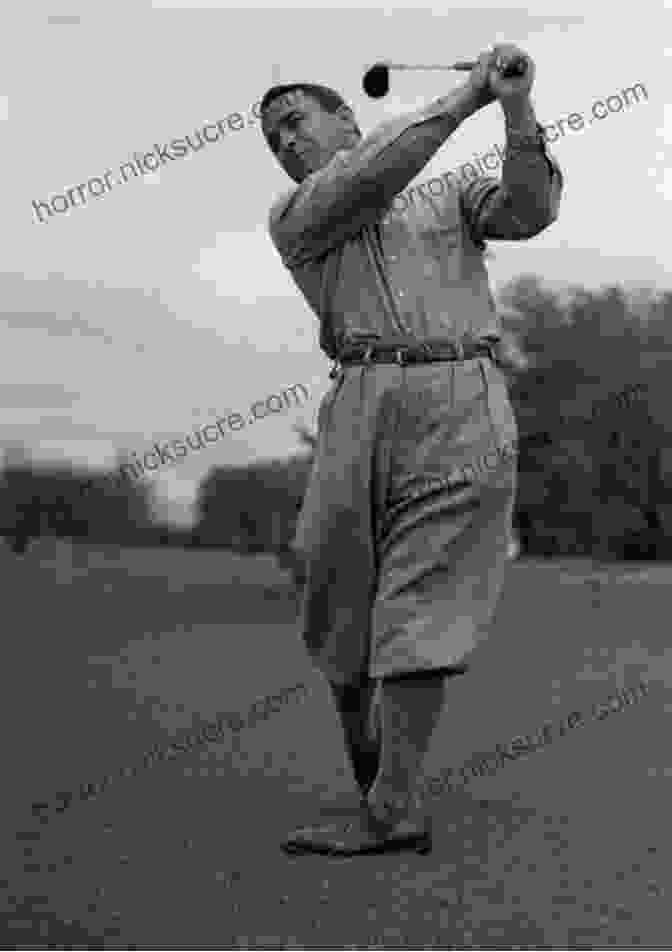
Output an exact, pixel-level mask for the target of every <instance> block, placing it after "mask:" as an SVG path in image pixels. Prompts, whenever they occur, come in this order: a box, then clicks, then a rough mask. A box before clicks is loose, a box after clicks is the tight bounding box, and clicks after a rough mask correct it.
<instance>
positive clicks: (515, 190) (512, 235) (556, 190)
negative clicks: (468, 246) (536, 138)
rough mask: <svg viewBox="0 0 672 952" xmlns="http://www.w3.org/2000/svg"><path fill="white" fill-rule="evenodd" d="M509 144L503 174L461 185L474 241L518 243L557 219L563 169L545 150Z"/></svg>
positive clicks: (544, 147)
mask: <svg viewBox="0 0 672 952" xmlns="http://www.w3.org/2000/svg"><path fill="white" fill-rule="evenodd" d="M540 143H541V144H540V145H539V147H538V148H534V149H530V148H526V149H524V150H523V149H518V148H516V147H515V146H513V147H512V146H508V147H507V152H506V157H505V159H504V164H503V168H502V178H501V181H500V180H499V179H495V178H492V177H485V176H484V177H481V178H476V179H474V180H473V181H471V182H469V183H467V184H466V185H464V186H462V188H461V195H460V198H461V203H462V211H463V214H464V217H465V219H466V222H467V225H468V227H469V229H470V232H471V236H472V238H473V240H474V241H475V242H476V244H477V245H478V246H479V247H484V240H485V239H495V240H497V239H499V240H502V241H507V240H508V241H520V240H523V239H525V238H533V237H534V236H535V235H538V234H539V233H540V232H542V231H543V230H544V229H545V228H547V227H548V226H549V225H550V224H552V223H553V222H554V221H555V220H556V219H557V217H558V210H559V206H560V199H561V196H562V189H563V185H564V178H563V174H562V170H561V169H560V166H559V165H558V163H557V161H556V160H555V158H554V157H553V156H552V155H551V154H550V153H549V152H548V150H547V149H546V146H545V144H544V143H543V140H540Z"/></svg>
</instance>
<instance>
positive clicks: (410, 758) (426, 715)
mask: <svg viewBox="0 0 672 952" xmlns="http://www.w3.org/2000/svg"><path fill="white" fill-rule="evenodd" d="M452 673H462V671H461V670H459V671H457V670H455V671H454V672H452ZM447 674H448V670H447V669H446V670H441V671H432V672H423V674H422V675H419V674H418V675H415V674H414V675H405V676H403V677H398V678H385V679H383V681H382V689H381V694H380V712H379V716H380V723H381V729H382V751H381V759H380V767H379V770H378V773H377V775H376V778H375V780H374V782H373V786H372V788H371V790H370V792H369V794H368V797H367V801H368V802H367V804H365V805H363V807H362V809H361V810H360V813H359V816H358V817H357V818H356V819H354V820H351V821H349V822H347V823H345V824H343V823H335V824H327V825H323V826H321V827H312V828H311V827H304V828H301V829H299V830H296V831H294V833H293V834H292V835H291V836H290V837H289V839H288V840H286V841H285V844H284V848H285V850H286V851H287V852H289V853H303V852H313V853H315V852H317V853H327V854H330V855H340V856H354V855H357V854H359V853H367V852H387V851H388V850H390V849H392V850H397V849H407V848H411V849H415V850H417V851H418V852H423V853H425V852H428V850H429V849H430V848H431V837H430V834H429V829H428V823H427V818H426V816H425V815H424V813H423V811H422V808H421V807H422V805H421V802H420V798H419V797H417V796H415V795H414V794H415V789H416V781H417V779H418V775H419V772H420V768H421V766H422V761H423V758H424V756H425V754H426V753H427V749H428V747H429V742H430V739H431V736H432V734H433V732H434V728H435V727H436V724H437V722H438V720H439V717H440V714H441V709H442V707H443V700H444V681H445V678H446V675H447ZM332 690H333V691H334V696H335V697H337V698H338V700H337V705H339V712H342V713H341V720H342V723H343V726H344V730H345V733H346V740H347V742H348V745H349V746H350V745H352V747H355V748H356V747H357V746H358V745H359V744H361V742H362V739H364V743H366V733H367V732H366V723H367V714H366V711H365V702H364V695H365V694H367V693H368V694H369V696H370V695H372V694H373V688H372V687H370V686H368V685H367V686H366V687H364V686H362V687H358V686H355V687H351V688H336V689H335V688H334V687H333V686H332ZM351 692H352V693H351ZM348 697H350V698H351V699H352V703H351V704H348V703H347V701H346V699H347V698H348ZM352 747H351V748H350V749H351V757H352V759H353V764H354V762H355V759H356V757H357V753H358V751H357V750H355V751H354V755H353V753H352ZM376 759H377V758H376ZM369 763H370V768H372V767H373V763H371V762H369ZM367 766H368V765H367ZM369 776H370V773H369Z"/></svg>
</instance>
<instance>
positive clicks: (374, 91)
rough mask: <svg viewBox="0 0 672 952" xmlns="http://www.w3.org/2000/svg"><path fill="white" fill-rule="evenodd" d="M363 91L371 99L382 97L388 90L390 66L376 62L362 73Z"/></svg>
mask: <svg viewBox="0 0 672 952" xmlns="http://www.w3.org/2000/svg"><path fill="white" fill-rule="evenodd" d="M362 86H363V87H364V92H365V93H366V95H367V96H370V97H371V99H382V98H383V96H387V94H388V92H389V91H390V68H389V66H386V65H385V63H376V64H375V66H372V67H371V69H369V70H367V72H366V73H365V74H364V79H363V81H362Z"/></svg>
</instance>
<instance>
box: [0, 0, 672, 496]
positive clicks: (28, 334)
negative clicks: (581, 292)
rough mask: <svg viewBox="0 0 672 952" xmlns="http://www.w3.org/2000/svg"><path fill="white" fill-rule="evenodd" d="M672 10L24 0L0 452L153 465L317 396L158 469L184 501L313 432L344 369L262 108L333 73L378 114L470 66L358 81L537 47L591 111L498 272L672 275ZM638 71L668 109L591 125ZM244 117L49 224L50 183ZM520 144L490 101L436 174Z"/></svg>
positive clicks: (2, 334)
mask: <svg viewBox="0 0 672 952" xmlns="http://www.w3.org/2000/svg"><path fill="white" fill-rule="evenodd" d="M664 6H665V5H661V4H659V3H658V2H655V3H654V2H648V3H643V2H640V3H637V4H632V5H629V4H619V5H618V6H617V7H615V6H613V5H606V4H605V5H604V6H603V5H602V4H598V3H594V2H590V3H588V2H582V3H575V2H566V0H563V2H559V0H557V2H555V0H554V2H539V0H535V4H534V6H533V7H531V11H533V12H527V11H526V10H525V9H523V8H511V7H509V6H507V5H506V4H505V3H496V2H491V3H489V4H488V6H474V5H473V4H471V5H470V6H469V8H468V9H460V8H452V9H450V8H448V7H447V6H446V4H445V3H436V4H435V5H434V6H433V5H432V4H427V6H426V7H425V8H423V9H417V8H414V9H408V8H407V9H404V8H398V9H397V8H394V7H391V6H390V5H389V4H387V3H386V4H382V3H381V4H369V5H368V7H367V9H365V10H363V9H360V8H359V7H358V6H357V5H356V4H354V3H350V4H347V3H346V4H340V6H339V9H338V10H335V9H330V8H328V7H323V6H321V5H319V4H318V5H316V4H315V3H311V4H310V7H308V6H307V5H306V9H302V8H301V6H300V5H296V6H295V7H294V8H293V9H291V10H288V9H283V8H280V7H277V8H276V7H268V6H265V7H258V8H255V7H254V5H249V4H248V5H247V8H246V9H245V10H238V9H232V8H230V7H227V6H226V5H224V4H221V3H216V2H213V3H205V4H204V3H199V4H198V5H197V4H185V3H169V2H166V3H159V4H155V5H154V6H150V5H146V6H143V4H142V3H141V2H138V0H133V2H130V0H127V2H115V3H113V4H112V3H108V4H102V3H101V4H99V3H96V2H91V0H87V2H86V3H84V2H83V0H72V2H70V0H57V2H54V3H51V4H49V5H47V4H32V5H30V4H28V5H25V6H24V5H19V4H16V5H14V4H11V5H3V6H2V11H1V12H0V20H1V23H2V37H3V41H4V42H3V55H2V58H1V65H0V77H1V78H0V136H2V140H3V141H2V146H3V148H2V154H3V162H4V175H3V190H4V196H3V199H4V200H3V203H2V207H3V221H4V225H5V227H4V228H3V229H2V239H1V240H2V274H0V286H1V287H2V290H3V294H2V303H1V305H0V361H1V368H2V372H1V377H0V444H1V445H5V446H6V445H8V444H10V443H12V442H15V441H22V442H24V443H25V444H27V445H28V446H29V447H31V450H32V451H33V452H34V453H35V455H36V456H38V457H39V458H42V459H45V458H49V457H53V458H59V457H60V458H67V459H73V460H76V461H79V462H88V463H90V464H97V463H100V464H104V463H107V462H109V461H111V460H112V459H113V458H114V454H115V450H118V451H127V452H129V453H131V452H133V451H135V452H137V453H138V455H139V456H142V454H143V453H144V452H145V451H146V450H148V449H150V448H151V443H152V442H153V441H154V440H165V439H169V438H174V437H181V436H183V435H184V434H185V433H187V432H190V431H191V430H192V429H193V427H195V426H202V425H204V424H205V423H207V422H210V421H211V420H213V419H214V418H215V417H221V416H223V415H225V414H226V413H227V412H233V411H236V412H240V413H242V414H243V416H245V414H246V410H247V409H248V408H249V407H250V405H251V404H252V403H253V402H254V401H256V400H263V399H264V398H265V397H266V396H268V395H269V394H273V393H280V392H281V391H282V390H283V389H284V388H285V387H290V386H292V385H294V384H299V383H301V384H303V385H304V386H306V387H307V388H308V391H309V393H310V400H309V401H308V402H307V403H306V404H305V405H304V406H302V407H297V408H296V409H294V410H292V411H288V412H287V413H286V414H284V415H280V414H278V415H277V416H271V417H270V418H269V419H266V420H263V421H259V422H257V423H256V424H255V425H254V426H249V427H247V428H246V429H243V430H241V431H240V432H232V431H231V432H229V433H228V434H227V436H226V438H223V439H220V441H219V442H218V443H215V444H213V445H212V446H211V447H210V448H209V449H207V450H204V451H200V452H192V453H190V455H189V456H188V457H187V458H186V459H185V461H184V463H182V464H181V465H180V466H177V467H175V468H173V469H172V470H169V468H168V467H164V469H163V470H161V471H159V472H158V473H157V475H156V476H155V480H156V484H157V486H159V487H160V491H161V492H162V493H165V494H167V495H168V496H169V497H171V498H173V499H175V500H176V501H177V500H179V499H183V500H188V499H189V498H190V496H191V494H192V492H193V487H194V484H195V483H196V482H197V480H198V479H199V478H200V477H201V476H202V475H203V474H204V473H205V472H206V471H207V469H208V468H209V467H210V466H211V465H213V464H214V463H225V462H244V461H246V460H249V459H253V458H255V457H260V456H261V457H264V456H273V455H285V454H287V453H288V452H290V451H292V450H293V449H294V448H295V447H296V440H295V437H294V435H293V433H292V426H293V424H295V423H299V422H302V421H303V422H305V423H307V424H308V425H309V426H312V425H314V422H315V416H316V412H317V406H318V403H319V399H320V397H321V396H322V394H323V393H324V391H325V390H326V388H327V386H328V383H329V380H328V370H329V364H328V361H327V360H326V358H325V357H324V356H323V355H322V354H321V352H320V350H319V348H318V346H317V330H318V328H317V322H316V320H315V318H314V317H313V315H312V313H311V312H310V311H309V310H308V308H307V306H306V305H305V304H304V303H303V300H302V299H301V298H300V296H299V294H298V292H297V291H296V289H295V286H294V284H293V282H292V280H291V278H290V276H289V274H288V273H287V272H286V271H285V269H284V268H283V266H282V264H281V262H280V259H279V258H278V256H277V253H276V252H275V250H274V248H273V246H272V244H271V243H270V240H269V238H268V236H267V231H266V220H267V213H268V208H269V206H270V204H271V202H272V200H273V198H274V197H275V196H276V195H278V194H279V193H280V192H281V191H283V190H285V189H286V188H288V187H289V186H291V184H292V183H291V182H290V180H289V179H288V178H287V177H286V176H285V174H284V173H283V172H282V171H281V170H280V169H279V167H277V166H276V164H275V161H274V159H273V158H272V156H271V155H270V153H269V152H268V151H267V149H266V147H265V145H264V142H263V139H262V137H261V134H260V131H259V126H258V123H256V122H255V120H254V118H253V116H252V105H253V103H255V102H257V101H258V100H259V99H260V98H261V96H262V95H263V93H264V92H265V90H266V89H267V88H268V86H269V85H271V84H272V83H273V82H286V81H290V80H295V79H304V80H313V81H318V82H323V83H325V84H327V85H331V86H334V87H336V88H337V89H339V90H340V91H341V92H342V93H343V95H344V96H345V98H346V99H347V100H348V101H349V102H351V104H352V105H353V107H354V109H355V111H356V112H357V114H358V116H359V118H360V121H361V125H362V126H363V128H364V129H365V130H367V129H370V128H372V127H373V126H374V125H375V124H376V123H377V122H379V121H381V120H383V119H384V118H387V117H389V116H390V115H396V114H399V113H403V112H405V111H408V110H411V109H414V108H417V107H418V106H420V105H421V104H423V103H424V102H428V101H430V100H431V99H433V98H434V97H436V96H439V95H441V94H443V93H445V92H446V91H448V90H449V89H450V88H452V86H453V85H454V84H455V83H456V82H457V81H459V80H460V79H461V77H460V76H458V75H457V74H454V73H445V74H442V73H427V74H417V75H413V74H409V73H401V74H399V73H397V74H396V75H394V74H393V77H392V90H391V94H390V95H389V96H388V97H387V98H386V99H384V100H377V101H374V100H369V99H367V98H366V96H365V95H364V93H363V92H362V88H361V80H362V75H363V72H364V71H365V69H366V67H367V66H369V65H370V64H371V63H372V62H374V61H376V60H378V59H385V58H389V59H392V60H397V61H402V62H420V63H422V62H426V63H436V62H451V61H452V60H454V59H458V58H473V57H474V56H475V55H476V54H477V53H478V52H479V51H480V50H482V49H485V48H487V47H488V46H490V45H492V44H493V43H495V42H504V41H507V42H515V43H517V44H519V45H520V46H522V47H523V48H524V49H525V50H526V51H528V52H529V53H530V54H531V55H532V56H533V57H534V59H535V61H536V64H537V79H536V84H535V89H534V91H533V95H534V102H535V106H536V109H537V113H538V115H539V117H540V119H541V120H542V121H543V122H545V123H550V122H554V121H555V120H557V119H558V118H562V117H566V116H568V115H569V114H570V113H572V112H577V113H582V114H583V115H584V116H585V117H586V128H584V129H583V130H582V131H579V132H571V131H568V132H567V134H566V135H565V136H564V137H563V138H561V139H559V140H558V142H557V143H555V145H554V146H552V149H553V151H554V154H555V156H556V157H557V158H558V160H559V161H560V163H561V165H562V167H563V170H564V172H565V175H566V183H567V184H566V191H565V196H564V201H563V204H562V206H561V210H560V217H559V220H558V222H556V223H555V224H554V225H553V226H552V227H551V228H550V229H549V230H548V231H547V233H545V234H543V235H541V236H539V237H537V238H535V239H533V240H532V241H530V242H525V243H521V244H518V245H516V244H513V243H510V244H506V243H493V244H492V245H491V249H492V250H493V251H494V252H495V256H496V257H495V258H494V260H492V261H490V262H489V269H490V274H491V277H492V280H493V284H494V286H495V287H497V286H498V285H499V284H501V283H502V282H504V281H507V280H509V279H510V278H512V277H514V276H515V275H517V274H520V273H521V272H530V271H532V272H536V273H538V274H540V275H541V276H542V277H544V278H546V279H549V280H552V281H570V282H581V283H584V284H587V285H590V286H597V285H600V284H603V283H608V282H632V283H648V284H655V285H658V286H660V287H670V286H672V281H670V265H671V263H672V251H671V244H670V240H669V227H670V226H669V222H670V215H669V212H670V208H669V204H668V202H669V200H670V197H672V174H671V173H670V172H669V171H667V170H669V168H670V165H671V163H670V157H671V153H672V149H671V146H672V109H671V107H670V105H669V104H668V98H669V89H670V79H671V77H670V65H671V62H672V61H671V59H670V54H671V53H672V50H670V49H665V42H666V39H665V38H666V37H669V35H670V25H671V24H670V20H671V17H670V12H669V4H667V6H668V10H665V9H664ZM668 42H669V41H668ZM636 83H642V84H643V85H644V86H645V88H646V91H647V94H648V101H641V102H640V103H639V104H634V103H632V102H631V104H630V106H629V107H627V108H625V107H624V108H623V110H622V111H621V112H620V113H613V114H611V115H609V116H608V117H607V118H606V119H604V120H602V121H594V122H593V123H592V124H590V125H589V124H588V122H589V119H590V110H591V107H592V105H593V103H594V102H595V100H597V99H606V98H607V97H608V96H610V95H612V94H613V95H618V94H619V92H620V91H621V90H623V89H624V88H625V87H631V86H634V85H635V84H636ZM234 112H239V113H241V114H242V115H243V116H244V117H245V122H246V124H245V127H244V128H243V129H242V130H240V131H228V132H227V133H226V135H225V136H224V137H223V138H221V141H219V142H216V143H212V144H208V145H207V146H206V147H205V148H203V149H201V150H200V151H198V152H197V153H191V154H190V155H189V156H188V157H187V158H184V159H178V160H176V161H174V162H169V163H168V164H166V165H165V166H164V167H162V168H161V170H160V171H157V172H154V173H151V174H146V175H144V176H143V177H142V178H139V177H138V178H135V179H134V178H129V181H128V182H127V183H126V184H115V185H114V187H113V188H112V189H111V190H110V191H108V192H107V193H106V194H104V195H102V196H101V197H100V198H98V199H94V198H92V197H91V196H89V197H88V199H87V204H86V206H85V207H77V208H74V209H71V210H69V211H68V212H66V213H65V214H59V215H53V216H52V217H51V218H50V219H49V220H48V221H46V223H40V222H38V221H37V220H36V216H35V213H34V211H33V208H32V202H33V200H38V201H45V200H48V199H50V198H51V197H53V196H54V195H56V194H63V193H65V191H66V190H67V189H68V188H70V187H72V186H73V185H77V184H78V183H84V182H86V181H87V180H88V179H90V178H91V177H93V176H103V174H104V173H105V171H106V170H113V171H114V177H115V179H118V177H119V176H118V170H119V167H120V165H121V164H122V163H124V162H127V161H130V160H132V158H133V153H134V152H138V153H145V152H149V151H151V150H152V149H153V147H154V145H155V143H159V144H167V143H168V142H170V140H171V139H175V138H180V137H184V136H185V135H186V134H191V136H192V141H193V133H194V132H195V131H196V130H197V129H201V128H202V127H203V125H204V124H205V123H208V122H210V123H216V122H217V120H218V119H224V118H225V117H226V116H228V115H230V114H231V113H234ZM503 141H504V140H503V121H502V117H501V112H500V110H499V107H498V106H497V105H493V106H491V107H489V109H487V110H485V111H483V112H482V113H481V114H479V115H478V116H476V117H474V118H472V119H471V120H469V121H468V122H467V123H465V124H464V125H463V126H462V127H461V128H460V129H458V130H457V132H456V133H455V135H454V136H453V138H452V139H451V140H450V141H449V142H448V143H447V144H446V145H445V146H444V147H443V148H442V149H441V150H440V151H439V153H438V155H437V156H436V157H435V159H434V160H433V161H432V163H431V164H430V166H428V168H427V169H426V170H425V171H424V172H423V173H421V175H420V176H419V177H418V181H422V180H423V179H426V178H429V177H431V176H432V175H436V174H440V173H441V172H442V171H446V170H448V169H454V168H456V167H457V166H459V165H460V164H461V163H462V162H466V161H469V159H470V158H472V156H473V154H474V153H475V152H476V153H479V154H482V153H483V152H485V151H487V150H488V149H489V148H490V147H491V146H492V145H493V144H494V143H503ZM127 174H128V173H127ZM56 204H57V205H58V202H57V203H56Z"/></svg>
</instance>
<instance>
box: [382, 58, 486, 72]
mask: <svg viewBox="0 0 672 952" xmlns="http://www.w3.org/2000/svg"><path fill="white" fill-rule="evenodd" d="M385 65H386V66H387V68H388V69H411V70H415V69H419V70H423V71H424V70H427V69H439V70H446V69H457V70H463V71H471V70H472V69H473V68H474V66H475V65H476V63H474V62H470V61H468V60H458V61H457V62H456V63H451V65H450V66H447V65H446V64H445V63H443V64H432V65H429V66H418V65H415V64H414V63H386V64H385Z"/></svg>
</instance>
